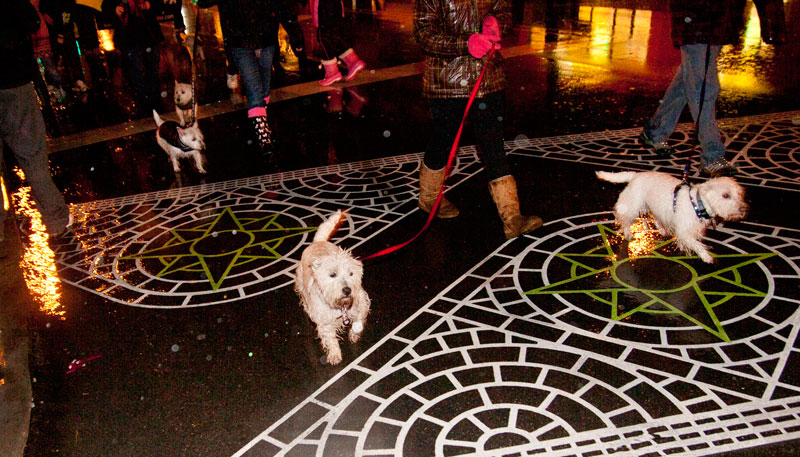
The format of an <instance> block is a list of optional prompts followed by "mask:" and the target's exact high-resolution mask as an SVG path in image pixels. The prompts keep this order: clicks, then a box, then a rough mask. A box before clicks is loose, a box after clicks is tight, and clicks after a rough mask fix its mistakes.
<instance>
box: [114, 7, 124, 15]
mask: <svg viewBox="0 0 800 457" xmlns="http://www.w3.org/2000/svg"><path fill="white" fill-rule="evenodd" d="M114 12H115V13H117V16H119V17H122V16H123V15H124V14H125V7H124V6H122V5H117V7H116V8H114Z"/></svg>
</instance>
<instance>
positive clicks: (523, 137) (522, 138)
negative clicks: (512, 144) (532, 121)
mask: <svg viewBox="0 0 800 457" xmlns="http://www.w3.org/2000/svg"><path fill="white" fill-rule="evenodd" d="M527 139H528V136H527V135H525V134H524V133H520V134H519V135H517V136H516V137H515V138H514V141H524V140H527Z"/></svg>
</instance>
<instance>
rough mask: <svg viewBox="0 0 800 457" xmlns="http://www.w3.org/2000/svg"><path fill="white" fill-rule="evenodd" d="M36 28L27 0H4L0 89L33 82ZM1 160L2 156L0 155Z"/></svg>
mask: <svg viewBox="0 0 800 457" xmlns="http://www.w3.org/2000/svg"><path fill="white" fill-rule="evenodd" d="M37 30H39V14H38V13H37V12H36V9H35V8H34V7H33V5H31V2H30V1H28V0H5V1H4V3H3V14H2V15H0V64H2V66H3V69H2V71H0V89H12V88H15V87H19V86H22V85H24V84H28V83H30V82H31V81H33V78H34V76H35V75H36V72H37V71H39V69H38V68H37V67H36V64H35V63H34V62H35V61H34V59H33V45H32V44H31V33H35V32H36V31H37ZM0 160H2V158H0Z"/></svg>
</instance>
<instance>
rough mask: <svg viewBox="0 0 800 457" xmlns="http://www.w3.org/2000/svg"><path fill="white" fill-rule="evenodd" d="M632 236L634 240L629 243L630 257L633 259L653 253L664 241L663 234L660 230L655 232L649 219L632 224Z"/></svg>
mask: <svg viewBox="0 0 800 457" xmlns="http://www.w3.org/2000/svg"><path fill="white" fill-rule="evenodd" d="M631 234H632V235H633V239H632V240H630V241H629V242H628V257H629V258H631V259H635V258H637V257H641V256H643V255H647V254H649V253H651V252H653V249H655V248H656V246H657V245H658V244H660V243H661V242H662V241H663V239H662V237H661V234H660V233H658V230H653V228H652V226H651V225H650V221H648V220H647V219H637V220H636V221H634V223H633V224H631Z"/></svg>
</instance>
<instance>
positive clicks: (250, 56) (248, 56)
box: [231, 48, 265, 109]
mask: <svg viewBox="0 0 800 457" xmlns="http://www.w3.org/2000/svg"><path fill="white" fill-rule="evenodd" d="M231 56H232V57H233V61H234V62H235V63H236V68H238V69H239V75H240V76H241V78H242V85H243V86H244V92H245V97H247V107H248V108H250V109H252V108H256V107H262V108H263V107H264V106H265V104H264V98H263V97H262V96H261V94H262V93H263V89H262V79H261V71H260V70H259V63H258V59H257V58H256V52H255V51H254V50H252V49H246V48H231Z"/></svg>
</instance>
